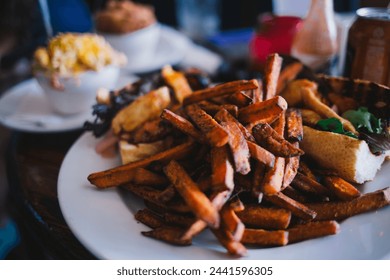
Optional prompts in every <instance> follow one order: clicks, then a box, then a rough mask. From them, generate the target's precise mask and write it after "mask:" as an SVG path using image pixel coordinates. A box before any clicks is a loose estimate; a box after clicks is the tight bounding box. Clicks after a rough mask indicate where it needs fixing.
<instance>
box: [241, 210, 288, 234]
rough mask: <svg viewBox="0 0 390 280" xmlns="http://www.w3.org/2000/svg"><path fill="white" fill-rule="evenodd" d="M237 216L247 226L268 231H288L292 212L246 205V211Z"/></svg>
mask: <svg viewBox="0 0 390 280" xmlns="http://www.w3.org/2000/svg"><path fill="white" fill-rule="evenodd" d="M236 214H237V216H238V218H240V220H241V221H242V222H243V223H244V224H245V225H246V226H248V227H250V228H261V229H268V230H275V229H286V228H287V227H288V226H289V224H290V220H291V212H290V211H288V210H286V209H283V208H270V207H265V206H261V205H246V206H245V209H244V210H242V211H240V212H237V213H236Z"/></svg>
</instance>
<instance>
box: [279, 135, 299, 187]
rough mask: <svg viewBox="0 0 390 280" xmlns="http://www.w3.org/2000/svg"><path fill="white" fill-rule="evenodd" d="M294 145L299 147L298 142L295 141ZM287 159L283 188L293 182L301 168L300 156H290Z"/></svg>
mask: <svg viewBox="0 0 390 280" xmlns="http://www.w3.org/2000/svg"><path fill="white" fill-rule="evenodd" d="M293 145H294V146H296V147H297V148H298V147H299V144H298V142H296V143H294V144H293ZM285 161H286V162H285V166H284V175H283V184H282V188H285V187H287V186H289V185H290V184H291V182H292V181H293V180H294V178H295V176H296V175H297V172H298V168H299V157H289V158H286V159H285Z"/></svg>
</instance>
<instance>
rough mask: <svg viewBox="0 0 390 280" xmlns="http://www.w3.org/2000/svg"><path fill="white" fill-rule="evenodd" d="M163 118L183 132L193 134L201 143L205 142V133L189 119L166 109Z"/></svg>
mask: <svg viewBox="0 0 390 280" xmlns="http://www.w3.org/2000/svg"><path fill="white" fill-rule="evenodd" d="M161 118H162V119H164V120H167V121H168V122H169V123H171V124H172V125H173V126H174V127H176V128H177V129H178V130H180V131H181V132H183V133H185V134H187V135H189V136H191V137H192V138H194V139H195V140H196V141H199V142H201V143H204V142H205V138H204V136H203V134H202V133H201V132H200V131H199V130H198V129H196V128H195V127H194V126H193V124H192V123H191V122H190V121H188V120H187V119H185V118H183V117H181V116H179V115H177V114H175V113H174V112H172V111H170V110H168V109H164V111H163V112H162V114H161Z"/></svg>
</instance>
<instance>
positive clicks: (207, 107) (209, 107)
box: [198, 101, 238, 118]
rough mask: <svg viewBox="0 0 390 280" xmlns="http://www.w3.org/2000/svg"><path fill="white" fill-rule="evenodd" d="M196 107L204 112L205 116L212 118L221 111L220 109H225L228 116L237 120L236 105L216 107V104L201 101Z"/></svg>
mask: <svg viewBox="0 0 390 280" xmlns="http://www.w3.org/2000/svg"><path fill="white" fill-rule="evenodd" d="M198 105H199V107H200V108H201V109H202V110H204V111H206V112H207V114H209V115H212V116H213V115H215V114H216V113H218V111H219V110H221V109H222V108H223V109H226V111H228V112H229V114H231V115H232V116H234V117H235V118H237V116H238V107H237V106H236V105H233V104H222V105H217V104H214V103H211V102H208V101H202V102H199V103H198Z"/></svg>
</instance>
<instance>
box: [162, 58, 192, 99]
mask: <svg viewBox="0 0 390 280" xmlns="http://www.w3.org/2000/svg"><path fill="white" fill-rule="evenodd" d="M161 75H162V77H163V78H164V80H165V81H166V83H167V84H168V85H169V86H170V87H171V88H172V89H173V92H174V94H175V97H176V100H177V101H178V102H179V103H180V104H182V103H183V101H184V99H185V98H186V97H188V96H190V95H191V94H192V89H191V87H190V85H189V84H188V81H187V79H186V77H185V75H184V73H183V72H180V71H175V70H173V69H172V67H171V66H170V65H167V66H164V67H163V68H162V70H161Z"/></svg>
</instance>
